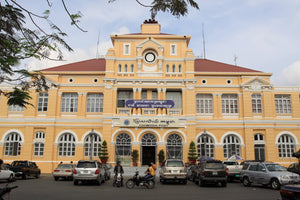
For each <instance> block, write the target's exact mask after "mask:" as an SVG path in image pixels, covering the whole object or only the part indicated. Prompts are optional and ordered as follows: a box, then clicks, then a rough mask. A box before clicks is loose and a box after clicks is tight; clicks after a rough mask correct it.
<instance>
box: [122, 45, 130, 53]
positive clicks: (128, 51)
mask: <svg viewBox="0 0 300 200" xmlns="http://www.w3.org/2000/svg"><path fill="white" fill-rule="evenodd" d="M123 54H124V55H130V44H129V43H125V44H124V51H123Z"/></svg>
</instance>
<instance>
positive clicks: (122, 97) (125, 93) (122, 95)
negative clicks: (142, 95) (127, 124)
mask: <svg viewBox="0 0 300 200" xmlns="http://www.w3.org/2000/svg"><path fill="white" fill-rule="evenodd" d="M132 97H133V91H132V90H120V91H118V102H117V106H118V108H125V101H126V100H129V99H132Z"/></svg>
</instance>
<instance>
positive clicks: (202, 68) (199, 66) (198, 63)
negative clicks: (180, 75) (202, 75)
mask: <svg viewBox="0 0 300 200" xmlns="http://www.w3.org/2000/svg"><path fill="white" fill-rule="evenodd" d="M194 69H195V72H254V73H262V72H261V71H257V70H253V69H248V68H244V67H239V66H236V65H230V64H225V63H221V62H217V61H212V60H207V59H195V62H194Z"/></svg>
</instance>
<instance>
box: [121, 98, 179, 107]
mask: <svg viewBox="0 0 300 200" xmlns="http://www.w3.org/2000/svg"><path fill="white" fill-rule="evenodd" d="M174 105H175V104H174V101H173V100H134V99H129V100H126V101H125V106H126V107H128V108H174Z"/></svg>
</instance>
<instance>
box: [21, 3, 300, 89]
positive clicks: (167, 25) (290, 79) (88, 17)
mask: <svg viewBox="0 0 300 200" xmlns="http://www.w3.org/2000/svg"><path fill="white" fill-rule="evenodd" d="M49 1H50V2H53V4H52V7H51V8H50V12H51V15H50V20H51V21H53V22H54V23H55V24H56V25H57V26H59V27H60V28H61V29H62V31H64V32H65V33H67V35H68V37H66V38H65V41H66V42H67V43H68V44H69V45H70V46H71V47H72V48H73V49H74V51H73V52H67V51H64V60H65V61H60V62H58V61H49V60H41V61H39V60H36V59H29V60H26V62H25V63H26V65H27V68H28V69H29V70H40V69H44V68H49V67H53V66H59V65H63V64H67V63H73V62H78V61H82V60H88V59H93V58H96V55H97V51H98V54H99V55H103V56H105V54H106V51H107V49H108V48H110V47H112V43H111V40H110V35H111V34H127V33H140V25H141V24H142V23H143V21H144V20H145V19H149V18H150V12H149V8H144V7H142V6H140V5H139V4H138V3H137V2H136V1H135V0H116V1H115V2H113V3H108V0H85V1H82V0H65V3H66V5H67V7H68V9H69V11H70V12H71V13H77V12H78V11H80V12H81V13H82V15H83V16H82V18H81V19H80V23H79V25H80V27H81V28H83V29H84V30H87V32H82V31H80V30H78V29H76V28H75V27H74V26H71V25H70V21H69V20H68V17H67V14H66V12H65V11H64V9H63V6H62V3H61V2H60V1H58V0H56V1H55V0H49ZM140 1H141V2H142V3H144V4H149V3H151V2H152V1H151V0H140ZM18 2H19V3H20V4H21V5H22V6H24V7H26V8H27V9H29V10H31V11H33V12H35V13H37V14H41V13H43V11H44V10H46V9H49V7H48V4H47V1H46V0H43V1H41V0H30V1H25V0H23V1H22V0H19V1H18ZM196 2H197V3H198V5H199V7H200V10H197V9H194V8H192V7H189V13H188V14H187V15H186V16H184V17H180V18H179V19H178V18H176V17H174V16H172V15H171V14H170V13H161V12H160V13H158V15H157V16H156V20H157V21H158V22H159V23H160V24H161V32H162V33H169V34H176V35H190V36H191V41H190V44H189V48H191V49H192V50H193V52H194V55H195V56H198V57H203V56H204V53H203V52H204V50H203V49H204V48H203V36H202V31H204V38H205V55H206V59H210V60H214V61H219V62H223V63H227V64H235V57H236V64H237V65H238V66H242V67H246V68H250V69H254V70H259V71H263V72H267V73H273V76H272V78H271V83H272V84H273V85H274V86H277V87H278V86H284V87H285V86H288V87H291V86H297V87H299V86H300V1H299V0H196ZM28 25H29V26H30V22H29V21H28ZM202 27H204V29H203V28H202ZM98 38H99V39H98ZM97 44H98V45H97Z"/></svg>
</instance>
